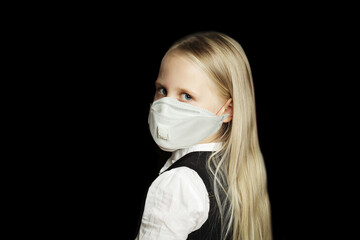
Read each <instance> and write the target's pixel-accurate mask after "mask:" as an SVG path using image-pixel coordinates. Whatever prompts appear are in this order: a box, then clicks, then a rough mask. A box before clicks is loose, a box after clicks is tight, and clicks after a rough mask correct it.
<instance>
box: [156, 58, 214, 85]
mask: <svg viewBox="0 0 360 240" xmlns="http://www.w3.org/2000/svg"><path fill="white" fill-rule="evenodd" d="M158 82H160V83H169V84H173V85H189V87H201V86H203V87H205V85H206V86H207V87H210V88H213V87H214V86H213V81H212V80H211V79H210V78H209V77H208V75H207V74H206V73H205V72H204V71H203V70H202V69H201V68H200V67H199V66H198V65H197V64H195V63H194V62H193V61H192V60H190V58H189V57H187V56H185V55H184V54H181V53H170V54H168V55H166V56H165V57H164V59H163V60H162V63H161V67H160V72H159V78H158ZM183 87H184V86H183Z"/></svg>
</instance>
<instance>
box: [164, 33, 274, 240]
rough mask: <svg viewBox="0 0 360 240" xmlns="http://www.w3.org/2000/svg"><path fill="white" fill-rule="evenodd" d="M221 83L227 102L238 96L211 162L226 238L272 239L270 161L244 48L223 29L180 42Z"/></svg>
mask: <svg viewBox="0 0 360 240" xmlns="http://www.w3.org/2000/svg"><path fill="white" fill-rule="evenodd" d="M174 50H176V51H179V52H180V53H183V54H185V56H187V57H189V58H190V59H191V60H193V61H194V62H195V63H196V64H198V65H199V66H200V67H201V68H202V69H203V70H204V71H205V72H206V73H207V74H208V76H209V77H210V78H211V79H212V80H213V81H214V82H215V84H216V86H217V89H218V94H219V96H220V97H221V98H223V99H224V100H226V99H229V98H232V100H233V102H232V107H233V117H232V121H230V122H229V123H224V124H223V126H222V129H221V134H220V139H219V140H220V141H221V142H222V143H223V144H222V149H221V150H219V151H218V152H216V153H214V154H213V155H212V156H211V157H210V159H209V162H208V166H209V169H210V171H211V173H212V175H213V178H214V181H213V184H214V185H213V187H214V195H215V197H216V201H217V205H218V208H219V212H220V217H221V229H222V239H229V238H232V239H233V240H239V239H244V240H248V239H250V240H255V239H256V240H258V239H266V240H270V239H272V230H271V216H270V202H269V197H268V192H267V178H266V170H265V164H264V161H263V157H262V153H261V151H260V146H259V141H258V134H257V125H256V113H255V96H254V86H253V79H252V74H251V69H250V65H249V62H248V59H247V57H246V55H245V52H244V50H243V48H242V47H241V46H240V44H239V43H238V42H237V41H235V40H234V39H233V38H231V37H229V36H227V35H225V34H223V33H219V32H199V33H195V34H191V35H188V36H186V37H184V38H182V39H180V40H178V41H177V42H175V43H174V44H173V45H172V46H171V47H170V49H169V50H168V52H167V54H168V53H170V52H171V51H174Z"/></svg>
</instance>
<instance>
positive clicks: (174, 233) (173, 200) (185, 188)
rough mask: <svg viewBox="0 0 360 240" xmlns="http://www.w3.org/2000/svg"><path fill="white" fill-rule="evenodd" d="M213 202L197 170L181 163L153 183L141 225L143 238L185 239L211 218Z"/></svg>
mask: <svg viewBox="0 0 360 240" xmlns="http://www.w3.org/2000/svg"><path fill="white" fill-rule="evenodd" d="M209 209H210V202H209V197H208V193H207V190H206V187H205V186H204V183H203V182H202V180H201V178H200V177H199V176H198V174H197V173H196V172H195V171H194V170H192V169H190V168H187V167H179V168H175V169H172V170H169V171H166V172H164V173H162V174H161V175H159V176H158V177H157V178H156V179H155V180H154V182H153V183H152V184H151V186H150V188H149V191H148V194H147V197H146V202H145V209H144V212H143V216H142V221H141V226H140V232H139V234H140V236H141V237H140V239H186V238H187V236H188V234H190V233H191V232H193V231H195V230H197V229H199V228H200V227H201V226H202V225H203V224H204V222H205V221H206V220H207V218H208V214H209Z"/></svg>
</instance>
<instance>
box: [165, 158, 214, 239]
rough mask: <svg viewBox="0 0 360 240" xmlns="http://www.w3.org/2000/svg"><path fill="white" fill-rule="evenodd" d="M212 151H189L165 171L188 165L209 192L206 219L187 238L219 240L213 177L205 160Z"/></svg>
mask: <svg viewBox="0 0 360 240" xmlns="http://www.w3.org/2000/svg"><path fill="white" fill-rule="evenodd" d="M211 153H212V152H191V153H188V154H186V155H185V156H183V157H182V158H180V159H179V160H177V161H176V162H175V163H174V164H172V165H171V166H170V167H169V168H168V169H167V170H166V171H169V170H171V169H174V168H177V167H188V168H191V169H193V170H194V171H195V172H197V174H198V175H199V176H200V178H201V179H202V180H203V182H204V184H205V186H206V189H207V191H208V194H209V200H210V210H209V216H208V219H207V220H206V221H205V223H204V224H203V225H202V226H201V227H200V229H198V230H196V231H194V232H192V233H190V234H189V236H188V238H187V239H188V240H203V239H204V240H205V239H206V240H220V239H221V237H220V236H221V224H220V214H219V209H218V206H217V203H216V200H215V197H214V193H213V180H212V179H213V178H212V177H211V173H210V171H209V170H208V166H207V160H208V159H209V157H210V155H211Z"/></svg>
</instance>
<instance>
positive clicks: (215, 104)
mask: <svg viewBox="0 0 360 240" xmlns="http://www.w3.org/2000/svg"><path fill="white" fill-rule="evenodd" d="M199 105H200V106H199V107H202V108H205V109H207V110H209V111H210V112H212V113H214V114H216V113H217V112H218V111H219V109H220V108H221V106H222V105H221V100H220V99H219V97H218V96H217V95H215V94H211V93H210V94H207V95H206V96H205V97H204V98H203V99H202V101H201V102H200V103H199Z"/></svg>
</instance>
